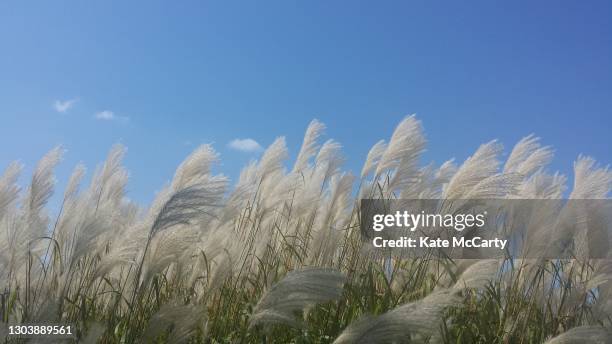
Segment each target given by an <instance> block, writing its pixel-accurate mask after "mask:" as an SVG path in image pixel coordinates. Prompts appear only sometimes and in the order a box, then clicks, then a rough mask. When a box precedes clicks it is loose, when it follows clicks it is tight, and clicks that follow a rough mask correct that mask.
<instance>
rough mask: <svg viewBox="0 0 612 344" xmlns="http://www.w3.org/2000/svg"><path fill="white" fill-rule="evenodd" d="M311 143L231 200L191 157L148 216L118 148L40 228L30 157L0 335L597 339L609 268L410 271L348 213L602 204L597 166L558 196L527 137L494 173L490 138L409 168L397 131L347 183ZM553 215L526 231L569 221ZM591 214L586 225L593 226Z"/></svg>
mask: <svg viewBox="0 0 612 344" xmlns="http://www.w3.org/2000/svg"><path fill="white" fill-rule="evenodd" d="M323 129H324V126H323V125H322V124H321V123H320V122H318V121H316V120H315V121H313V122H312V123H311V124H310V126H309V127H308V129H307V131H306V135H305V138H304V142H303V145H302V148H301V150H300V152H299V154H298V156H297V159H296V162H295V164H294V165H293V167H292V168H290V169H288V168H287V167H286V159H287V156H288V153H287V148H286V146H285V141H284V138H282V137H281V138H278V139H277V140H276V141H274V143H273V144H272V145H270V146H269V147H268V149H267V150H266V151H265V153H264V154H263V155H262V156H261V158H260V159H259V161H257V162H253V163H251V164H250V165H248V166H246V167H245V168H244V170H243V171H242V173H241V175H240V178H239V180H238V181H237V182H236V183H235V185H234V186H233V187H230V186H229V183H228V180H227V179H226V178H225V177H224V176H221V175H214V174H213V173H212V172H211V166H213V165H214V164H215V162H216V161H217V159H218V155H217V153H215V151H214V150H213V149H212V147H210V146H209V145H203V146H201V147H199V148H198V149H196V150H195V151H194V152H193V153H192V154H191V155H190V156H189V157H187V158H186V159H185V161H184V162H183V163H182V164H181V165H180V166H179V167H178V169H177V170H176V174H175V175H174V178H173V179H172V181H171V182H170V183H169V184H168V185H167V186H165V188H164V189H163V190H162V191H161V192H159V194H158V195H157V198H156V199H155V201H154V202H153V204H151V205H150V206H149V207H148V208H141V207H140V206H138V205H136V204H133V203H131V202H130V201H127V199H126V198H125V196H124V189H125V186H126V183H127V180H128V174H127V172H126V170H125V169H124V168H123V167H122V165H121V161H122V157H123V155H124V153H125V149H124V148H123V147H121V146H116V147H113V149H112V150H111V151H110V153H109V155H108V158H107V160H106V162H105V163H104V164H103V165H101V166H100V167H99V168H98V169H97V170H96V172H95V173H94V174H93V176H92V179H91V183H90V184H89V186H87V187H84V188H81V187H80V184H81V179H82V178H83V176H84V175H85V170H84V168H83V167H82V166H77V168H76V169H75V171H74V173H73V175H72V176H71V178H70V180H69V182H68V185H67V187H66V190H65V192H64V196H63V201H62V205H61V209H60V210H59V212H58V214H55V215H53V216H51V215H50V214H48V213H47V212H46V211H45V207H46V203H47V201H48V200H49V198H50V197H51V195H52V193H53V186H54V177H53V169H54V167H55V166H56V165H57V164H58V163H59V162H60V160H61V157H62V154H63V151H62V150H61V149H59V148H57V149H54V150H52V151H51V152H49V153H48V154H47V155H46V156H44V157H43V158H42V159H41V161H40V162H39V164H38V166H37V167H36V169H35V171H34V173H33V176H32V179H31V183H30V184H29V186H28V187H27V188H24V189H23V190H22V189H20V187H19V186H18V185H17V179H18V176H19V173H20V169H21V167H20V165H19V164H12V165H10V166H9V167H8V168H7V169H6V170H5V172H4V174H3V175H2V176H1V177H0V293H1V294H0V295H1V296H0V301H1V305H0V321H1V322H2V323H3V324H5V325H6V324H18V323H40V322H46V323H49V322H50V323H64V324H72V325H74V326H75V327H76V329H77V336H78V338H79V340H80V341H81V342H99V343H134V342H143V343H163V342H186V343H544V342H550V343H585V342H590V343H611V342H612V337H611V334H610V325H611V324H610V320H611V319H610V317H609V314H610V311H612V303H610V301H609V298H608V296H609V295H610V293H612V282H611V281H612V264H611V263H612V260H609V259H598V260H593V259H587V258H585V257H586V256H584V255H581V252H580V245H579V243H574V245H570V246H571V247H574V248H575V249H576V252H574V255H573V257H574V258H573V259H554V260H550V259H549V260H546V259H517V258H516V257H512V256H507V257H502V258H500V259H495V260H491V259H486V260H467V259H455V260H452V259H440V258H436V259H434V258H408V257H405V256H403V255H402V254H401V253H397V252H388V254H387V253H382V252H381V251H377V250H374V249H372V248H371V247H369V245H368V244H367V243H364V241H362V240H361V238H360V231H359V200H360V199H364V198H373V199H384V200H390V199H397V198H410V199H414V198H423V199H439V200H441V201H442V200H443V201H445V202H447V204H449V203H448V202H451V203H452V202H453V200H461V199H470V198H474V199H561V198H562V197H563V196H564V195H569V198H570V199H605V198H608V197H609V194H610V189H611V187H612V172H610V171H609V170H608V169H607V168H602V167H599V166H598V165H597V164H596V163H595V161H594V160H593V159H591V158H588V157H579V158H578V160H577V161H576V163H575V165H574V170H575V175H574V183H573V187H572V189H571V190H570V191H569V192H568V193H566V190H565V188H566V179H565V177H564V176H561V175H559V174H549V173H548V172H547V171H546V169H545V167H546V165H547V164H548V163H549V161H550V160H551V158H552V151H551V149H550V148H549V147H544V146H541V145H540V143H539V140H538V139H537V138H535V137H533V136H529V137H526V138H525V139H523V140H521V141H520V142H519V143H518V144H517V145H516V146H515V147H514V149H513V150H512V151H511V153H510V154H509V155H508V158H507V159H506V161H505V162H504V161H501V160H500V159H501V156H502V148H501V146H500V145H499V144H498V143H497V142H495V141H493V142H489V143H486V144H484V145H482V146H480V147H479V148H478V149H477V151H476V152H475V153H474V154H473V155H472V156H471V157H470V158H468V159H467V160H466V161H465V162H463V163H462V164H460V165H456V164H455V163H454V162H453V161H452V160H450V161H447V162H445V163H443V164H442V165H440V166H435V165H433V164H430V165H424V166H423V165H421V161H420V159H421V154H422V152H423V151H424V149H425V145H426V140H425V137H424V134H423V130H422V128H421V123H420V122H419V121H418V120H417V119H416V118H415V117H414V116H410V117H407V118H405V119H404V120H403V121H402V122H401V123H400V124H399V125H398V126H397V128H396V130H395V131H394V133H393V135H392V136H391V138H390V140H389V141H388V142H385V141H380V142H378V143H376V144H375V145H374V146H373V147H372V149H371V150H370V153H369V154H368V156H367V158H366V161H365V163H364V166H363V169H362V171H361V175H360V176H353V175H351V174H350V173H346V172H343V171H342V164H343V157H342V155H341V146H340V145H339V144H338V143H337V142H335V141H333V140H328V141H326V142H324V143H322V144H321V136H322V134H323ZM563 211H564V209H563V208H560V209H547V210H542V211H540V212H537V213H534V214H533V215H532V216H533V217H534V218H533V219H530V220H532V222H531V223H544V222H545V221H546V219H549V218H552V217H555V218H559V219H565V218H567V219H570V217H564V216H562V215H563ZM606 214H609V212H606V211H593V213H592V214H590V215H589V216H590V218H589V219H590V221H591V222H589V223H597V224H598V225H600V226H608V225H609V220H610V219H608V218H606V217H605V216H606ZM598 216H599V217H598ZM523 220H525V219H523ZM538 221H539V222H538ZM581 225H584V224H583V223H578V222H577V223H572V222H568V223H564V226H565V227H564V228H570V229H572V228H574V227H576V228H578V226H581ZM509 230H511V228H509ZM546 230H548V229H546ZM551 230H554V229H551ZM576 230H577V229H576ZM610 239H612V238H604V240H607V242H606V243H605V244H609V241H610Z"/></svg>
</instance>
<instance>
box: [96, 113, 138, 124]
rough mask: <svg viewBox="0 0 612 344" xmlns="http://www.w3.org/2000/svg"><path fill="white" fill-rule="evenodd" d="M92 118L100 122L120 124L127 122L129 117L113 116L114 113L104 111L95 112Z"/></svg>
mask: <svg viewBox="0 0 612 344" xmlns="http://www.w3.org/2000/svg"><path fill="white" fill-rule="evenodd" d="M94 117H95V118H96V119H99V120H102V121H121V122H127V121H128V120H129V117H124V116H117V115H115V113H114V112H112V111H109V110H104V111H100V112H97V113H96V114H95V115H94Z"/></svg>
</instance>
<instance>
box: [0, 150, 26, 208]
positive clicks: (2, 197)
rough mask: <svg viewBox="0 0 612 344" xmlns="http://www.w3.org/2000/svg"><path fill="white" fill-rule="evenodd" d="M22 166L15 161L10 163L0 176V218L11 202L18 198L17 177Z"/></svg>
mask: <svg viewBox="0 0 612 344" xmlns="http://www.w3.org/2000/svg"><path fill="white" fill-rule="evenodd" d="M21 169H22V166H21V164H19V163H17V162H13V163H11V164H10V165H9V166H8V167H7V168H6V170H5V171H4V174H2V176H1V177H0V219H2V217H3V216H4V213H5V212H6V211H7V208H9V207H10V206H11V205H12V204H14V203H15V201H17V199H18V198H19V186H18V185H17V179H18V178H19V174H20V173H21Z"/></svg>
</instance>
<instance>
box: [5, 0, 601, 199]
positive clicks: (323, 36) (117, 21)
mask: <svg viewBox="0 0 612 344" xmlns="http://www.w3.org/2000/svg"><path fill="white" fill-rule="evenodd" d="M611 14H612V5H611V3H610V2H609V1H586V2H585V1H505V2H501V1H470V2H469V5H466V2H460V1H446V2H442V1H419V2H416V1H397V2H390V1H370V2H361V1H241V2H237V1H214V2H211V1H203V0H202V1H163V2H162V1H150V0H149V1H109V0H104V1H37V2H33V1H24V0H19V1H12V0H10V1H2V2H1V3H0V116H1V117H0V119H1V121H0V128H1V134H0V147H2V148H0V169H4V168H5V167H6V165H7V164H8V163H9V162H10V161H13V160H16V159H18V160H21V161H22V162H23V163H24V164H25V165H26V167H27V169H26V172H27V173H29V172H30V171H31V169H32V167H33V166H34V165H35V163H36V161H37V160H38V158H40V157H41V156H42V155H43V154H44V153H45V152H46V151H48V150H49V149H51V148H52V147H54V146H55V145H57V144H62V145H64V147H65V148H66V149H67V150H68V152H67V155H66V156H65V160H64V162H63V163H62V165H61V166H60V168H59V170H58V178H59V181H60V183H59V186H60V187H62V186H63V185H64V184H65V179H66V178H67V176H68V174H69V171H70V170H71V169H72V168H73V167H74V165H75V164H76V163H77V162H79V161H83V162H84V163H85V164H86V165H87V166H88V170H89V172H90V173H91V172H92V171H93V170H94V168H95V166H96V164H97V163H99V162H100V161H102V160H103V159H104V157H105V155H106V152H107V151H108V149H109V148H110V147H111V145H112V144H113V143H116V142H121V143H123V144H125V145H126V146H127V147H128V155H127V157H126V160H125V164H126V166H127V168H128V169H129V170H130V172H131V179H130V182H129V189H128V195H129V197H130V198H132V199H134V200H136V201H138V202H140V203H146V202H149V201H150V200H151V199H152V197H153V195H154V192H155V191H156V190H159V189H160V188H161V186H162V185H163V184H164V183H165V182H167V181H168V180H169V179H170V178H171V177H172V174H173V172H174V169H175V168H176V166H177V165H178V164H179V163H180V161H182V159H184V157H185V156H186V155H187V154H188V153H189V152H190V151H191V150H192V149H194V148H195V147H196V146H197V145H198V144H200V143H213V144H214V146H215V148H216V149H217V150H218V151H219V152H220V153H221V158H222V165H221V166H220V167H219V168H218V171H222V172H224V173H225V174H227V175H229V176H230V177H232V178H234V179H235V178H236V176H237V174H238V172H239V169H240V167H241V166H243V165H244V164H246V163H247V162H248V161H249V160H251V159H254V158H257V156H258V153H257V152H243V151H239V150H235V149H231V147H229V146H228V143H229V142H230V141H232V140H234V139H237V138H238V139H246V138H250V139H252V140H254V141H256V142H258V143H259V144H261V145H262V146H267V145H268V144H270V143H271V142H272V141H273V140H274V138H275V137H277V136H280V135H285V136H286V137H287V143H288V146H289V148H290V150H291V152H292V156H295V154H296V153H297V151H298V150H299V146H300V143H301V139H302V135H303V131H304V129H305V128H306V126H307V124H308V123H309V121H310V120H311V119H312V118H318V119H319V120H321V121H322V122H324V123H325V124H327V126H328V129H327V137H330V138H334V139H336V140H338V141H340V142H341V143H342V144H343V145H344V147H345V148H344V151H345V154H346V155H347V158H348V162H347V166H346V167H347V168H348V169H351V170H353V171H359V169H360V167H361V164H362V162H363V160H364V158H365V156H366V154H367V151H368V149H369V147H370V146H371V145H373V144H374V143H375V142H376V141H377V140H379V139H381V138H388V137H389V136H390V135H391V132H392V130H393V128H394V127H395V125H396V124H397V123H398V122H399V121H400V120H401V119H402V118H403V117H404V116H405V115H408V114H412V113H416V114H417V116H418V117H419V118H420V119H421V120H422V121H423V124H424V126H425V129H426V133H427V137H428V140H429V144H428V151H427V153H426V155H425V157H424V162H429V161H434V162H437V163H441V162H442V161H444V160H446V159H448V158H451V157H455V158H456V159H458V160H459V161H462V160H463V159H465V158H466V157H467V156H469V155H470V154H471V153H472V152H473V151H474V150H475V149H476V148H477V147H478V145H479V144H481V143H484V142H485V141H488V140H491V139H494V138H497V139H499V140H500V141H501V142H502V143H503V144H504V145H505V146H506V147H507V149H510V148H511V147H512V145H513V144H514V143H515V142H516V141H517V140H519V139H520V138H521V137H523V136H525V135H528V134H530V133H535V134H537V135H538V136H540V137H542V139H543V142H544V143H545V144H548V145H552V146H554V148H555V150H556V157H555V160H554V162H553V164H552V169H553V170H560V171H561V172H563V173H569V172H570V171H571V167H572V162H573V160H574V159H575V158H576V157H577V156H578V155H579V154H580V153H584V154H588V155H591V156H594V157H595V158H596V159H598V160H599V161H600V162H601V163H602V164H608V163H610V160H611V159H610V157H611V153H612V139H611V138H610V132H611V129H612V24H611V22H612V20H610V18H611ZM71 100H75V101H73V102H71ZM249 144H250V146H254V145H255V144H254V143H253V142H246V144H243V146H247V147H248V146H249Z"/></svg>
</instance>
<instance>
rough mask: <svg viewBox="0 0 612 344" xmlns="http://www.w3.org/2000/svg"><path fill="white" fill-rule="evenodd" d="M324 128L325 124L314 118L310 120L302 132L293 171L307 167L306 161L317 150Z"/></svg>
mask: <svg viewBox="0 0 612 344" xmlns="http://www.w3.org/2000/svg"><path fill="white" fill-rule="evenodd" d="M324 130H325V125H324V124H323V123H321V122H319V121H317V120H316V119H314V120H312V121H311V122H310V124H309V125H308V129H306V133H305V134H304V141H303V142H302V147H301V148H300V153H299V154H298V156H297V159H296V160H295V164H294V166H293V171H294V172H299V171H301V170H303V169H305V168H306V167H308V162H309V161H310V159H312V158H313V157H314V156H315V154H316V152H317V150H318V140H319V137H321V135H322V134H323V131H324Z"/></svg>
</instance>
